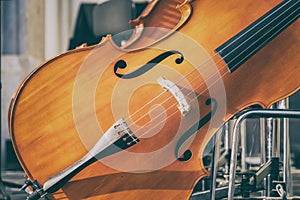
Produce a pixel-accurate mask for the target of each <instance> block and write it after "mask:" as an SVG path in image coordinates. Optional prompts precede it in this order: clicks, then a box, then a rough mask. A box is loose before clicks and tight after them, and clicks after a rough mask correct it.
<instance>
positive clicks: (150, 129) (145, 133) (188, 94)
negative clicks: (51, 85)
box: [134, 8, 299, 140]
mask: <svg viewBox="0 0 300 200" xmlns="http://www.w3.org/2000/svg"><path fill="white" fill-rule="evenodd" d="M298 10H299V8H298V9H297V10H295V11H294V12H293V13H295V12H296V11H298ZM293 13H291V14H290V15H292V14H293ZM290 15H289V16H290ZM289 16H288V17H289ZM296 18H298V16H296V17H295V18H293V19H292V20H290V22H291V21H293V20H294V19H296ZM279 24H280V23H279ZM274 28H275V27H273V28H272V29H271V30H270V31H272V30H273V29H274ZM282 29H283V28H281V29H279V30H278V31H277V32H275V33H274V34H272V35H271V37H270V38H272V37H273V36H274V35H276V34H278V33H279V32H281V31H282ZM270 31H269V32H270ZM263 45H264V44H262V45H261V46H263ZM261 46H258V47H256V49H254V50H253V52H255V51H257V50H258V49H260V47H261ZM249 48H251V47H249ZM249 48H248V49H249ZM226 66H227V65H223V66H222V68H224V67H226ZM228 73H230V72H229V71H227V72H225V73H224V74H223V75H222V76H221V78H222V77H225V76H226V75H227V74H228ZM214 75H216V73H215V74H214ZM221 78H218V79H217V80H216V81H214V82H213V84H212V85H214V84H215V83H216V82H217V81H219V80H220V79H221ZM198 88H199V87H198ZM196 89H197V88H196ZM207 90H208V89H206V90H204V91H203V92H201V93H200V94H198V95H197V96H196V98H193V99H192V100H191V102H193V101H194V100H196V99H197V98H198V97H199V96H200V95H202V94H203V93H204V92H206V91H207ZM192 93H193V92H192V91H191V92H189V93H188V94H187V95H190V94H192ZM176 105H177V103H175V104H173V105H171V106H169V107H168V108H167V109H166V110H167V111H168V110H169V109H171V108H172V107H174V106H176ZM177 112H178V110H176V111H175V112H173V113H172V114H171V115H169V116H168V117H167V118H166V119H168V118H170V117H171V116H173V115H174V114H176V113H177ZM146 115H147V114H145V115H144V116H146ZM159 116H160V115H158V116H156V117H155V118H153V119H152V120H154V119H156V118H158V117H159ZM162 122H163V121H160V122H159V123H158V124H156V126H154V127H152V128H151V129H148V130H147V132H149V131H150V130H152V129H153V128H156V127H157V125H159V124H161V123H162ZM147 124H149V122H148V123H146V124H145V125H147ZM145 125H144V126H145ZM142 128H143V127H142ZM142 128H139V129H137V130H136V132H138V131H139V130H141V129H142ZM147 132H146V133H144V134H142V135H140V136H139V137H142V136H143V135H146V134H147ZM134 140H136V139H134Z"/></svg>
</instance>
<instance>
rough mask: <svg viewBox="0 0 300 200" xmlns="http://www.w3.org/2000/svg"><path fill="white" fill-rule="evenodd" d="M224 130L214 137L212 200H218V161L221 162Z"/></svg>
mask: <svg viewBox="0 0 300 200" xmlns="http://www.w3.org/2000/svg"><path fill="white" fill-rule="evenodd" d="M222 129H223V128H221V129H220V130H218V131H217V134H216V135H215V136H214V137H213V140H214V142H213V145H214V148H213V152H212V165H211V177H210V188H211V192H210V199H211V200H215V199H216V188H217V183H216V179H217V168H218V160H219V157H220V156H219V152H220V135H221V134H220V133H221V131H222Z"/></svg>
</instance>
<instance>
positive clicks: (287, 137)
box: [278, 98, 293, 196]
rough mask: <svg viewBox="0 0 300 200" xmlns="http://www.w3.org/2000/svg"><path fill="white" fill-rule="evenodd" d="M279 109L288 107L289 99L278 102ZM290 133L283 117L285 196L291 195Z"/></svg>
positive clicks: (286, 120) (287, 121)
mask: <svg viewBox="0 0 300 200" xmlns="http://www.w3.org/2000/svg"><path fill="white" fill-rule="evenodd" d="M278 108H279V109H287V108H289V99H288V98H287V99H284V100H282V101H280V102H279V103H278ZM290 161H291V160H290V134H289V119H288V118H283V182H284V183H285V185H286V188H285V189H286V193H287V196H289V195H293V193H292V185H291V184H292V181H291V171H290V167H291V163H290Z"/></svg>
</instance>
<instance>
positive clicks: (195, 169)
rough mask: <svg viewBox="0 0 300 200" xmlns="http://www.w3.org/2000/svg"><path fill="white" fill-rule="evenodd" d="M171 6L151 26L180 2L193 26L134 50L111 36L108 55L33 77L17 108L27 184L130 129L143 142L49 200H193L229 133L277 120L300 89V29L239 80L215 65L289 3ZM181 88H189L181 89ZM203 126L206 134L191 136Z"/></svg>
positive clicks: (85, 55) (76, 53)
mask: <svg viewBox="0 0 300 200" xmlns="http://www.w3.org/2000/svg"><path fill="white" fill-rule="evenodd" d="M163 2H164V4H162V3H161V2H158V3H157V5H155V8H154V10H153V11H151V12H150V13H149V15H148V16H147V18H145V19H144V23H145V24H144V26H145V27H147V26H148V24H150V25H151V26H155V24H156V23H155V22H156V21H155V20H159V19H160V18H163V17H164V16H165V17H166V18H167V19H168V12H167V11H168V9H167V8H165V4H167V3H166V2H169V3H170V5H173V4H174V5H175V3H174V2H176V4H177V2H179V3H181V6H179V7H178V8H175V9H174V10H176V9H179V11H178V13H181V14H182V16H181V18H178V19H176V21H177V22H179V23H177V22H176V23H175V22H173V21H172V19H168V20H170V21H171V22H172V23H171V22H170V23H169V24H170V26H169V25H166V27H165V28H171V29H161V30H162V32H161V34H158V36H157V37H154V39H153V38H151V35H153V34H152V33H154V32H153V30H152V29H149V34H147V30H145V32H144V34H143V33H142V34H140V35H139V38H137V39H134V40H132V42H131V43H130V44H128V45H127V46H125V48H120V47H117V46H116V45H114V44H113V42H112V39H111V38H110V36H107V37H106V38H104V39H103V40H102V41H101V42H100V43H99V44H98V45H95V46H90V47H84V48H80V49H76V50H72V51H68V52H66V53H63V54H61V55H58V56H57V57H55V58H53V59H50V60H48V61H46V62H45V63H43V64H41V65H40V66H38V67H37V68H36V69H35V70H34V71H33V72H32V73H31V74H30V75H28V76H27V77H26V78H25V79H24V81H23V82H22V83H21V84H20V86H19V88H18V89H17V91H16V93H15V95H14V96H13V99H12V102H11V107H10V113H9V128H10V133H11V139H12V142H13V145H14V149H15V151H16V154H17V157H18V159H19V161H20V163H21V165H22V167H23V169H24V171H25V172H26V174H27V176H28V177H29V178H30V179H31V180H32V181H33V180H37V181H38V182H39V183H40V184H41V185H43V184H44V183H45V181H46V180H47V179H48V178H49V177H51V176H53V175H55V174H57V173H59V172H60V171H62V170H64V169H65V168H67V167H68V166H70V165H72V164H73V163H75V162H76V161H78V160H79V159H80V158H82V157H83V156H84V155H86V154H87V153H88V152H89V150H90V149H91V148H92V147H93V145H95V143H96V142H97V140H98V139H99V138H101V136H102V135H103V134H104V133H105V131H106V130H107V129H109V128H110V127H111V126H112V125H113V124H114V123H115V121H116V120H118V119H120V118H126V120H127V123H128V124H129V128H130V129H131V130H132V131H133V132H134V134H135V135H136V136H137V137H138V138H139V139H140V142H138V143H137V144H135V145H134V146H132V147H130V148H128V149H126V150H124V151H122V152H118V153H115V154H113V155H110V156H107V157H106V158H104V159H99V161H97V162H94V163H93V164H91V165H89V166H87V167H86V168H85V169H83V170H82V171H81V172H80V173H78V174H77V175H76V176H74V177H73V178H72V179H71V180H70V181H69V182H68V183H67V184H65V185H64V186H63V187H62V189H60V190H58V191H57V192H55V193H53V194H50V196H51V197H52V198H53V199H110V200H111V199H116V200H118V199H124V200H125V199H128V200H129V199H188V198H189V197H190V195H191V193H192V190H193V187H194V185H195V184H196V183H197V181H198V180H199V179H201V178H203V177H205V176H207V175H208V172H207V171H206V170H205V168H204V166H203V163H202V159H201V158H202V154H203V151H204V148H205V146H206V144H207V143H208V141H209V139H210V138H211V137H212V136H213V135H214V133H215V131H216V130H217V129H218V128H219V127H221V126H222V124H223V123H224V122H225V121H227V120H228V119H230V118H231V117H232V116H233V115H234V114H236V113H238V112H239V111H241V110H243V109H245V108H247V107H249V106H252V105H259V106H261V107H263V108H267V107H269V106H270V105H272V104H273V103H275V102H277V101H279V100H281V99H283V98H286V97H288V96H289V95H291V94H292V93H294V92H296V91H297V90H298V89H299V86H300V78H299V77H300V67H299V66H298V65H299V60H300V55H299V49H300V37H299V36H300V24H299V20H297V21H295V22H294V23H293V24H292V25H290V26H289V27H288V28H287V29H286V30H285V31H283V32H282V33H281V34H280V35H279V36H277V37H276V38H275V39H274V40H272V41H271V42H269V43H268V44H267V45H266V46H265V47H264V48H262V49H261V50H260V51H259V52H258V53H256V54H255V55H254V56H252V57H251V58H250V59H249V60H248V61H246V62H245V63H244V64H242V65H241V66H240V67H239V68H238V69H237V70H235V71H233V72H232V73H231V72H229V70H228V68H227V67H226V66H227V65H226V62H225V61H224V60H223V59H222V57H221V56H220V55H218V54H215V49H216V48H217V47H219V46H220V45H221V44H223V43H224V42H226V41H227V40H228V39H230V38H231V37H233V36H234V35H235V34H236V33H238V32H239V31H241V30H242V29H244V28H245V27H246V26H247V25H249V24H250V23H252V22H253V21H255V20H256V19H258V18H259V17H260V16H262V15H263V14H264V13H266V12H267V11H269V10H270V9H272V8H273V7H275V6H276V5H277V4H279V3H280V2H281V1H279V0H268V1H265V0H264V1H258V0H253V1H237V0H228V1H211V0H195V1H192V2H189V1H183V0H182V1H179V0H177V1H172V0H168V1H165V0H164V1H163ZM178 13H175V14H174V15H176V16H177V15H178ZM147 20H149V21H150V22H152V23H153V24H151V23H150V22H149V23H147ZM168 20H167V22H168ZM178 24H179V25H178ZM150 25H149V26H150ZM157 26H159V25H157ZM166 30H169V31H166ZM175 30H176V31H177V32H175ZM155 31H157V30H155ZM164 34H166V35H167V36H163V35H164ZM186 41H189V42H190V43H186ZM187 44H188V45H187ZM168 48H169V49H168ZM166 52H168V53H166ZM178 52H181V53H178ZM182 55H184V59H183V60H182ZM178 58H180V59H181V60H180V61H178V62H177V61H176V59H178ZM155 59H156V60H159V61H158V62H156V63H155V65H154V66H152V65H151V63H153V62H154V61H153V60H155ZM174 61H176V62H174ZM124 63H125V64H126V65H124ZM202 63H205V64H203V65H202ZM207 63H208V64H207ZM147 64H148V65H147ZM119 65H120V66H119ZM145 66H146V67H147V66H151V67H149V68H147V69H145V68H146V67H145ZM198 66H204V67H203V68H200V69H198V68H197V67H198ZM196 68H197V70H196V71H195V73H193V74H192V75H191V77H190V76H189V73H190V72H191V71H193V72H194V70H195V69H196ZM139 69H145V70H139ZM160 77H163V78H164V79H166V80H170V81H171V82H172V83H175V85H177V86H178V87H179V88H183V89H182V90H183V92H182V93H183V95H184V96H186V100H187V101H188V102H192V100H193V99H197V101H193V103H191V104H190V110H189V111H188V113H187V114H186V115H185V114H183V113H180V110H179V109H178V106H176V105H177V104H178V102H177V101H176V98H174V95H172V94H171V92H169V91H168V89H166V88H164V87H162V86H161V85H160V84H158V83H157V79H159V78H160ZM182 77H183V78H185V81H183V82H180V83H178V84H177V80H179V79H181V78H182ZM186 77H188V78H186ZM216 82H218V84H215V83H216ZM169 90H170V89H169ZM190 94H191V95H190ZM189 95H190V96H189ZM157 96H159V97H160V98H157ZM177 100H178V99H177ZM179 101H180V100H179ZM174 105H175V106H174ZM161 122H162V123H161ZM197 123H198V124H201V125H199V126H198V127H197V128H196V129H197V130H194V131H193V132H192V133H189V134H188V135H186V133H187V132H191V130H190V128H191V127H193V125H194V124H197ZM153 127H154V128H153ZM198 129H199V130H198ZM187 150H188V151H187ZM185 152H189V153H190V155H189V156H186V155H184V153H185Z"/></svg>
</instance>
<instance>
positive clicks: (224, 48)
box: [126, 9, 288, 121]
mask: <svg viewBox="0 0 300 200" xmlns="http://www.w3.org/2000/svg"><path fill="white" fill-rule="evenodd" d="M277 10H278V9H277ZM277 10H276V11H277ZM276 11H274V12H276ZM287 11H288V10H286V11H285V12H287ZM285 12H283V13H281V15H282V14H284V13H285ZM272 14H274V13H272ZM281 15H279V16H281ZM279 16H278V17H279ZM278 17H277V18H278ZM275 19H276V18H275ZM275 19H273V21H274V20H275ZM273 21H272V22H273ZM270 23H271V22H270ZM270 23H269V24H270ZM256 26H257V25H256ZM275 27H276V26H275ZM273 28H274V27H273ZM271 30H272V29H271ZM244 34H246V33H244ZM254 35H255V34H253V35H252V37H253V36H254ZM252 37H250V38H248V40H249V39H251V38H252ZM246 41H247V40H246ZM246 41H245V42H246ZM245 42H244V43H245ZM242 44H243V43H242ZM242 44H240V45H239V46H241V45H242ZM254 44H255V43H254ZM239 46H237V47H236V48H238V47H239ZM236 48H235V49H236ZM250 48H251V46H250ZM223 49H225V48H223ZM235 49H234V50H235ZM248 49H249V48H248ZM248 49H246V50H248ZM246 50H244V51H246ZM244 51H243V52H244ZM231 52H232V51H231ZM231 52H230V53H231ZM243 52H242V53H243ZM230 53H228V54H230ZM228 54H227V55H228ZM240 54H241V53H240ZM240 54H239V55H240ZM215 55H216V54H215ZM227 55H226V56H227ZM239 55H238V56H239ZM226 56H224V58H225V57H226ZM221 61H223V59H220V60H219V61H218V62H216V64H218V63H220V62H221ZM207 62H208V61H206V62H205V63H207ZM228 64H230V62H229V63H228ZM204 66H205V65H204ZM204 66H203V65H200V66H199V67H197V68H195V69H194V70H192V72H195V71H196V70H197V69H198V68H200V67H204ZM210 67H211V66H209V68H208V69H210ZM225 67H227V66H226V65H224V66H222V67H221V68H220V71H221V70H223V69H224V68H225ZM192 72H190V73H188V74H187V75H186V76H184V77H183V78H181V79H180V80H179V81H177V82H176V83H175V84H177V83H178V82H181V81H182V80H183V79H184V78H185V77H188V76H189V75H191V74H192ZM218 72H219V71H218ZM216 74H218V73H216ZM216 74H213V75H212V76H215V75H216ZM199 77H200V76H199ZM210 77H211V76H210ZM210 77H209V78H210ZM209 78H208V79H209ZM196 79H198V77H195V78H194V80H192V82H194V81H195V80H196ZM189 83H191V82H189ZM203 84H204V83H203ZM203 84H200V87H201V86H203ZM186 85H187V84H185V85H183V86H182V87H181V89H183V88H184V87H185V86H186ZM173 86H174V85H173ZM173 86H172V87H173ZM198 88H199V87H198ZM165 92H166V91H164V92H162V93H161V94H160V95H157V96H156V97H155V98H153V99H152V100H151V101H149V102H147V104H145V105H143V106H142V108H144V107H146V106H147V105H149V104H150V103H151V102H153V101H154V100H156V99H157V98H158V97H160V96H161V95H162V94H164V93H165ZM171 98H172V96H169V98H167V99H166V100H165V101H164V102H162V103H165V102H166V101H168V100H169V99H171ZM162 103H161V104H162ZM140 110H141V108H140V109H138V110H137V111H135V112H134V113H133V114H132V115H130V117H131V116H134V115H135V114H136V113H137V112H139V111H140ZM146 115H148V113H146V114H144V115H143V116H141V117H140V118H138V119H137V120H136V121H139V120H140V119H141V118H143V117H145V116H146ZM126 119H129V117H127V118H126Z"/></svg>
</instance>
